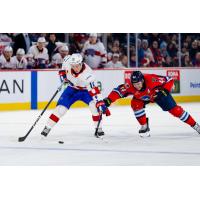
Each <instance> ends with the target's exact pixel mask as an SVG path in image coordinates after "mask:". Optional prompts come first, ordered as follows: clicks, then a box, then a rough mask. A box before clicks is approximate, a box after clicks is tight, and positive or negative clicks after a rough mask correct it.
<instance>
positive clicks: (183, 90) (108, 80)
mask: <svg viewBox="0 0 200 200" xmlns="http://www.w3.org/2000/svg"><path fill="white" fill-rule="evenodd" d="M127 70H128V71H130V70H131V69H127ZM127 70H112V69H108V70H96V71H94V73H95V76H96V78H97V80H98V81H99V86H100V87H101V89H102V95H103V97H105V96H107V95H108V94H109V93H110V91H111V90H112V89H113V88H114V87H116V86H118V85H119V84H122V83H123V82H124V81H125V71H127ZM139 70H140V69H139ZM141 71H142V72H143V73H153V74H159V75H163V76H167V75H173V76H174V74H175V73H176V72H178V82H179V87H180V88H179V89H180V91H179V92H178V93H175V94H173V95H175V96H190V95H200V69H194V68H193V69H179V68H176V69H173V68H167V69H166V68H164V69H142V70H141ZM60 83H61V82H60V79H59V76H58V72H57V71H39V72H38V101H39V102H44V101H48V100H49V99H50V98H51V96H52V95H53V93H54V92H55V91H56V89H57V88H58V86H59V85H60ZM60 94H61V93H60ZM58 97H59V94H58V95H57V97H56V98H55V100H57V99H58Z"/></svg>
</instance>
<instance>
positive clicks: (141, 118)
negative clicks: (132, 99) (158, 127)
mask: <svg viewBox="0 0 200 200" xmlns="http://www.w3.org/2000/svg"><path fill="white" fill-rule="evenodd" d="M134 114H135V117H136V119H137V120H138V122H139V123H140V125H144V124H146V123H147V118H146V114H145V110H144V109H140V110H134Z"/></svg>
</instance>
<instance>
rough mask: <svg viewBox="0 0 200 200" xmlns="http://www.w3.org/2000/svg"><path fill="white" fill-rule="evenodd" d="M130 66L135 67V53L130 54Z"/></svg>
mask: <svg viewBox="0 0 200 200" xmlns="http://www.w3.org/2000/svg"><path fill="white" fill-rule="evenodd" d="M130 67H136V55H135V53H133V54H131V58H130Z"/></svg>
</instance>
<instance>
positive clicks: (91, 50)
mask: <svg viewBox="0 0 200 200" xmlns="http://www.w3.org/2000/svg"><path fill="white" fill-rule="evenodd" d="M82 55H83V56H84V59H85V62H86V63H87V64H88V65H89V66H91V67H92V68H93V69H96V68H99V67H105V64H106V63H107V52H106V49H105V47H104V45H103V43H102V42H100V40H98V38H97V34H96V33H90V37H89V39H88V41H86V43H85V44H84V47H83V49H82Z"/></svg>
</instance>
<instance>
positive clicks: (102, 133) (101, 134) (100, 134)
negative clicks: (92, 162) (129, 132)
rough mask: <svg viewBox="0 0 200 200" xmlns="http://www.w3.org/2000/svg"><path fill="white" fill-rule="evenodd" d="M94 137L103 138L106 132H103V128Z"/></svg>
mask: <svg viewBox="0 0 200 200" xmlns="http://www.w3.org/2000/svg"><path fill="white" fill-rule="evenodd" d="M94 136H95V137H97V138H102V137H103V136H104V132H103V130H102V128H98V130H97V131H96V132H95V135H94Z"/></svg>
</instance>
